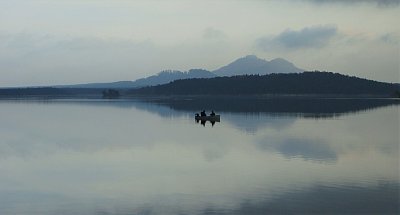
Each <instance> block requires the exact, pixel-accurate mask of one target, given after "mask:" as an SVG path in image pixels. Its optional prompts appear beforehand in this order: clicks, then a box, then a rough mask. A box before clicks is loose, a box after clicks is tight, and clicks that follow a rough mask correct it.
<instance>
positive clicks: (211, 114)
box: [196, 110, 215, 116]
mask: <svg viewBox="0 0 400 215" xmlns="http://www.w3.org/2000/svg"><path fill="white" fill-rule="evenodd" d="M196 116H207V114H206V111H205V110H203V111H201V112H200V115H199V114H198V113H196ZM210 116H215V113H214V111H213V110H212V111H211V113H210Z"/></svg>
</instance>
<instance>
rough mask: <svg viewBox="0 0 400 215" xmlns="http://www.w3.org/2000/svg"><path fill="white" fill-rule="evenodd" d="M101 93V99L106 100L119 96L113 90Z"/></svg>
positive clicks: (117, 92)
mask: <svg viewBox="0 0 400 215" xmlns="http://www.w3.org/2000/svg"><path fill="white" fill-rule="evenodd" d="M102 93H103V98H106V99H116V98H119V96H120V94H119V91H118V90H113V89H108V90H104V91H103V92H102Z"/></svg>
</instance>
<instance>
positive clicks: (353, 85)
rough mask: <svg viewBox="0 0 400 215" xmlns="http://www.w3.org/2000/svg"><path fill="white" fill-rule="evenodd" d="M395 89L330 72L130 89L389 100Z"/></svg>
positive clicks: (188, 81) (139, 91)
mask: <svg viewBox="0 0 400 215" xmlns="http://www.w3.org/2000/svg"><path fill="white" fill-rule="evenodd" d="M398 89H399V85H397V84H390V83H384V82H378V81H372V80H367V79H362V78H358V77H352V76H347V75H342V74H339V73H331V72H318V71H315V72H303V73H290V74H269V75H242V76H233V77H217V78H209V79H185V80H176V81H173V82H171V83H169V84H164V85H158V86H153V87H144V88H140V89H134V90H131V91H129V92H128V94H131V95H135V94H137V95H138V94H139V95H262V94H293V95H309V94H324V95H327V94H332V95H374V96H376V95H379V96H393V94H394V92H395V91H396V90H398Z"/></svg>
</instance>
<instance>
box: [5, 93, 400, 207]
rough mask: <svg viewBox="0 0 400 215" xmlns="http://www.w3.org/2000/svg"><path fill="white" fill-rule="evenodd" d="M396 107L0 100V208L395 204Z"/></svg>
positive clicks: (275, 101)
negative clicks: (209, 117) (198, 118)
mask: <svg viewBox="0 0 400 215" xmlns="http://www.w3.org/2000/svg"><path fill="white" fill-rule="evenodd" d="M399 107H400V106H399V100H389V99H361V98H358V99H350V98H343V99H334V98H330V99H325V98H312V99H311V98H257V99H255V98H229V97H227V98H223V99H221V98H179V99H173V98H161V99H146V100H138V99H129V100H95V99H92V100H85V99H82V100H77V99H69V100H68V99H64V100H63V99H60V100H57V99H54V100H0V120H1V121H0V137H1V139H0V171H1V174H0V214H68V215H69V214H310V213H317V214H320V213H333V214H343V213H351V214H354V213H358V214H365V213H369V214H398V213H399V212H400V209H399V202H400V194H399V192H400V189H399V185H400V180H399V116H400V115H399V110H400V108H399ZM202 109H206V111H207V113H209V112H210V111H211V110H215V111H216V113H217V114H220V115H221V122H216V123H215V124H214V125H212V124H211V123H210V122H205V124H202V123H196V122H195V120H194V113H195V112H199V111H201V110H202Z"/></svg>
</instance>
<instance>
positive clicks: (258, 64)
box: [213, 55, 302, 76]
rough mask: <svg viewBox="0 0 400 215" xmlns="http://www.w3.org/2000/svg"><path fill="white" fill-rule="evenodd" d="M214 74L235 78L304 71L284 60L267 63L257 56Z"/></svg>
mask: <svg viewBox="0 0 400 215" xmlns="http://www.w3.org/2000/svg"><path fill="white" fill-rule="evenodd" d="M213 72H214V73H215V74H217V75H220V76H234V75H245V74H260V75H264V74H270V73H298V72H302V70H301V69H299V68H297V67H296V66H294V65H293V64H292V63H291V62H289V61H287V60H285V59H283V58H275V59H273V60H271V61H266V60H264V59H261V58H258V57H257V56H256V55H247V56H245V57H242V58H239V59H237V60H235V61H233V62H232V63H230V64H228V65H226V66H224V67H221V68H219V69H217V70H215V71H213Z"/></svg>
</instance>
